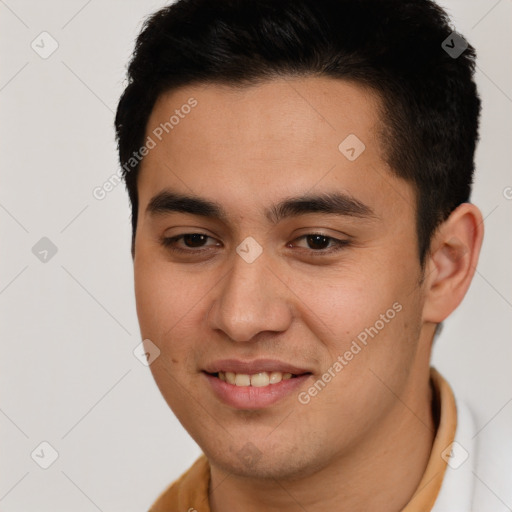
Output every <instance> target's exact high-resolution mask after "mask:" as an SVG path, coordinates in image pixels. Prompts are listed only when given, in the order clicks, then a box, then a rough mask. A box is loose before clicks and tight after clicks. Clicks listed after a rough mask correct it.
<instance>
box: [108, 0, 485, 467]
mask: <svg viewBox="0 0 512 512" xmlns="http://www.w3.org/2000/svg"><path fill="white" fill-rule="evenodd" d="M451 32H452V28H451V27H450V26H449V21H448V19H447V17H446V15H445V13H444V12H443V11H442V10H441V9H440V8H439V7H438V6H437V5H436V4H434V3H433V2H430V1H427V0H385V1H383V0H364V1H360V0H358V1H355V0H350V1H348V0H346V1H342V0H337V1H334V0H322V1H319V0H293V1H292V0H290V1H281V2H273V1H269V0H262V1H253V2H244V1H236V0H230V1H227V0H222V1H216V2H212V1H211V0H208V1H207V0H204V1H203V0H194V1H192V0H181V1H179V2H177V3H176V4H174V5H171V6H169V7H166V8H164V9H162V10H161V11H159V12H157V13H156V14H154V15H153V16H151V17H150V18H149V19H148V20H147V21H146V23H145V25H144V27H143V30H142V32H141V34H140V36H139V38H138V40H137V44H136V49H135V52H134V56H133V59H132V61H131V63H130V65H129V70H128V85H127V87H126V89H125V91H124V93H123V95H122V97H121V100H120V102H119V106H118V111H117V115H116V130H117V137H118V143H119V156H120V162H121V165H122V166H123V170H124V177H125V180H126V185H127V188H128V193H129V196H130V200H131V205H132V227H133V236H132V254H133V256H134V268H135V286H136V299H137V311H138V315H139V322H140V325H141V332H142V336H143V338H146V339H150V340H151V341H152V343H153V344H154V345H156V346H157V347H158V349H159V350H160V356H159V357H158V358H157V359H155V361H154V362H153V363H152V365H151V369H152V372H153V375H154V376H155V379H156V382H157V384H158V385H159V387H160V389H161V391H162V394H163V396H164V398H165V399H166V400H167V402H168V403H169V405H170V406H171V408H172V409H173V411H174V412H175V413H176V415H177V417H178V418H179V419H180V421H181V422H182V424H183V425H184V426H185V428H186V429H187V430H188V431H189V432H190V433H191V435H192V436H193V437H194V439H196V441H197V442H198V443H199V445H200V446H201V447H202V448H203V450H204V451H205V452H206V453H207V455H209V456H210V458H211V459H212V460H214V461H216V462H217V463H218V464H219V465H220V466H223V467H225V468H227V469H229V470H233V469H234V468H235V469H236V470H237V471H238V472H240V473H243V472H244V471H247V474H259V475H261V476H262V477H265V476H269V475H271V474H272V475H273V476H276V475H281V476H283V475H289V476H292V475H298V474H302V473H304V472H306V471H309V470H311V471H312V470H313V469H312V468H318V467H321V466H322V464H326V463H327V462H328V460H329V458H330V457H333V456H334V455H343V454H347V453H348V452H350V451H351V450H353V449H354V447H355V446H357V445H358V443H359V444H360V443H363V442H365V439H368V438H369V437H371V435H373V434H375V432H377V431H378V430H379V426H380V427H381V426H382V425H383V424H384V423H386V421H388V420H389V418H392V417H393V415H394V414H395V413H396V414H395V416H396V415H397V414H398V409H397V403H396V397H395V396H393V395H392V394H390V393H389V389H388V388H387V387H386V386H383V384H382V381H384V382H386V383H387V386H388V387H389V388H391V389H393V390H395V392H396V393H398V394H399V395H402V396H411V397H414V393H415V391H414V389H426V386H424V387H423V388H422V387H421V386H418V385H417V384H418V382H423V383H424V384H425V383H426V382H427V381H428V366H429V358H430V348H431V342H432V337H433V334H434V330H435V327H436V325H437V324H438V323H439V322H441V321H442V320H444V318H446V317H447V316H448V315H449V314H450V313H451V312H452V311H453V309H455V307H457V305H458V304H459V303H460V301H461V300H462V298H463V296H464V294H465V293H466V291H467V288H468V287H469V284H470V281H471V278H472V275H473V270H474V266H475V265H476V261H477V258H478V250H479V247H480V244H481V240H482V227H481V217H480V214H479V212H478V210H477V209H476V208H475V207H474V206H473V205H471V204H469V202H468V201H469V197H470V191H471V183H472V176H473V168H474V164H473V158H474V150H475V145H476V142H477V138H478V115H479V110H480V101H479V98H478V95H477V92H476V87H475V83H474V81H473V71H474V58H475V52H474V50H473V48H472V47H471V46H469V47H468V48H467V49H466V50H465V51H464V52H463V53H462V54H461V55H460V56H459V57H458V58H456V59H454V58H452V57H451V56H450V55H449V54H448V53H447V52H446V51H445V50H444V49H443V48H442V46H441V44H442V43H443V41H444V40H445V39H446V38H448V37H449V36H450V34H451ZM184 235H185V236H184ZM350 354H352V355H350ZM344 355H346V357H344ZM340 356H341V359H342V360H343V362H342V361H341V360H340ZM227 359H236V360H238V361H239V362H240V361H245V362H251V361H255V360H260V359H273V360H279V361H281V362H286V363H289V364H291V365H294V366H295V367H297V368H296V369H297V373H300V372H302V373H303V377H301V378H300V382H299V381H297V382H299V384H295V383H294V386H296V388H294V392H293V393H291V394H288V395H287V396H286V397H284V398H282V399H280V400H278V401H277V402H276V403H273V404H270V405H266V406H257V405H256V404H257V400H255V402H254V404H253V405H254V406H251V407H234V406H233V405H232V404H231V405H230V404H227V403H225V402H224V401H223V400H222V399H219V397H218V395H217V393H216V392H215V391H212V389H213V388H212V379H216V378H217V377H215V376H213V377H212V374H217V373H218V371H219V370H222V368H220V367H219V364H220V365H221V366H222V364H223V363H218V362H219V361H225V360H227ZM336 362H338V365H336ZM225 364H227V366H229V364H228V363H225ZM266 364H267V363H264V362H261V366H262V368H261V369H262V370H263V369H268V370H271V369H272V368H270V367H268V368H267V367H266V366H265V365H266ZM268 364H269V365H270V366H272V363H268ZM263 367H265V368H263ZM251 368H252V367H251ZM248 371H249V370H248ZM326 372H327V373H329V375H331V378H329V377H327V378H326V379H323V377H322V376H323V375H325V374H326ZM221 373H222V372H221ZM239 373H243V371H242V369H241V370H240V371H239ZM292 373H293V372H292ZM377 377H378V378H377ZM318 379H321V380H322V379H323V380H322V382H324V386H322V385H318V386H317V387H316V389H317V392H314V391H311V392H309V391H308V389H310V388H311V386H312V385H313V384H314V383H315V382H317V381H318ZM325 380H328V383H326V382H325ZM216 385H217V384H216V383H213V386H216ZM270 386H272V384H271V385H270ZM319 388H321V389H319ZM301 393H302V395H301ZM304 393H305V394H304ZM317 395H318V396H317ZM354 396H357V397H358V400H356V401H355V400H354V399H353V397H354ZM301 397H302V398H301ZM307 397H309V399H308V398H307ZM416 398H418V397H416ZM418 399H419V398H418ZM305 402H307V403H305ZM287 414H288V415H290V418H291V419H290V420H289V421H284V422H282V423H280V422H281V421H282V420H283V418H284V417H285V416H286V415H287ZM340 424H341V425H343V426H344V428H343V435H342V436H340V435H339V431H340ZM277 425H279V428H276V427H277ZM318 432H321V434H318ZM312 433H316V437H315V438H312ZM247 439H251V440H253V446H255V447H257V448H256V450H257V454H258V456H257V457H256V459H257V461H256V462H255V463H254V464H251V467H250V468H248V467H247V464H246V463H244V457H243V456H240V453H241V452H242V453H243V449H244V446H245V443H246V441H247ZM306 441H307V442H306ZM297 447H300V448H297ZM333 447H334V448H333ZM253 455H254V454H253ZM253 459H254V457H253ZM306 468H309V469H306Z"/></svg>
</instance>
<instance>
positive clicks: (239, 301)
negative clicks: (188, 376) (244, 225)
mask: <svg viewBox="0 0 512 512" xmlns="http://www.w3.org/2000/svg"><path fill="white" fill-rule="evenodd" d="M234 260H235V261H234V263H233V266H232V268H231V270H230V271H228V273H227V275H226V276H225V277H224V278H223V279H222V281H221V284H220V286H219V287H218V295H216V296H214V298H213V305H212V307H211V308H210V312H209V315H208V322H209V327H210V328H212V329H220V330H222V331H223V332H224V333H225V334H226V335H227V336H229V338H230V339H231V340H233V341H236V342H251V341H255V340H256V339H257V338H258V336H257V335H258V334H259V333H261V332H264V331H272V332H283V331H286V330H287V329H288V327H289V326H290V323H291V321H292V317H293V314H292V311H291V301H290V295H291V292H290V290H289V289H288V288H287V287H286V285H285V284H284V283H283V282H282V281H281V280H280V279H279V278H278V277H277V276H278V273H277V272H276V271H275V270H273V269H271V268H270V266H269V264H268V261H267V260H266V258H265V257H264V256H263V255H262V256H260V257H259V258H258V259H257V260H256V261H254V262H252V263H247V262H246V261H244V260H243V259H242V258H240V257H239V256H238V255H236V256H235V258H234Z"/></svg>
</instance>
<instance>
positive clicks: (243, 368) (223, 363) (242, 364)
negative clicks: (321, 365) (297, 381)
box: [204, 359, 311, 375]
mask: <svg viewBox="0 0 512 512" xmlns="http://www.w3.org/2000/svg"><path fill="white" fill-rule="evenodd" d="M204 371H205V372H207V373H218V372H233V373H245V374H249V375H253V374H255V373H259V372H281V373H292V374H293V375H302V374H303V373H311V371H310V370H307V369H305V368H301V367H299V366H295V365H293V364H290V363H285V362H284V361H279V360H277V359H254V360H252V361H242V360H240V359H221V360H218V361H214V362H213V363H211V364H209V365H207V366H206V367H205V368H204Z"/></svg>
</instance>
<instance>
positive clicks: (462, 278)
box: [423, 203, 484, 323]
mask: <svg viewBox="0 0 512 512" xmlns="http://www.w3.org/2000/svg"><path fill="white" fill-rule="evenodd" d="M483 222H484V221H483V217H482V214H481V212H480V210H479V209H478V208H477V207H476V206H475V205H473V204H470V203H463V204H461V205H460V206H458V207H457V208H456V209H455V210H454V211H453V212H452V213H451V214H450V216H449V217H448V219H446V221H444V222H443V223H442V224H441V226H439V228H438V229H437V230H436V232H435V234H434V237H433V239H432V242H431V245H430V247H431V249H430V253H429V255H428V257H427V261H426V262H425V283H424V286H425V303H424V307H423V320H424V322H433V323H439V322H442V321H443V320H444V319H445V318H446V317H447V316H449V315H450V314H451V313H452V312H453V310H454V309H455V308H457V306H458V305H459V304H460V303H461V302H462V299H463V298H464V296H465V295H466V292H467V291H468V288H469V285H470V284H471V280H472V279H473V275H474V273H475V270H476V265H477V263H478V256H479V255H480V248H481V246H482V240H483V236H484V224H483Z"/></svg>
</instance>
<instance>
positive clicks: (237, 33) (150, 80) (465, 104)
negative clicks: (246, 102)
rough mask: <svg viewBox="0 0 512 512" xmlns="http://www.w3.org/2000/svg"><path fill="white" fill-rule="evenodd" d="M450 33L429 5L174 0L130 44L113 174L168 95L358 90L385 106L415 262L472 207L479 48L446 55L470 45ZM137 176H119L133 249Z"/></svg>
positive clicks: (400, 0)
mask: <svg viewBox="0 0 512 512" xmlns="http://www.w3.org/2000/svg"><path fill="white" fill-rule="evenodd" d="M452 31H453V29H452V28H451V27H450V25H449V19H448V16H447V14H446V13H445V12H444V11H443V10H442V9H441V8H440V7H439V6H438V5H436V4H435V3H434V2H433V1H430V0H278V1H277V0H179V1H178V2H177V3H175V4H172V5H170V6H167V7H165V8H163V9H161V10H160V11H158V12H156V13H155V14H153V15H152V16H151V17H149V18H148V19H147V20H146V22H145V24H144V26H143V29H142V31H141V33H140V35H139V36H138V39H137V42H136V46H135V51H134V55H133V58H132V60H131V62H130V64H129V67H128V85H127V87H126V89H125V91H124V93H123V95H122V97H121V99H120V101H119V105H118V108H117V114H116V119H115V126H116V134H117V140H118V148H119V158H120V162H121V165H122V166H123V165H124V164H125V163H126V162H127V161H128V160H129V159H130V158H131V157H132V155H133V152H134V151H136V150H137V149H139V148H140V147H141V146H142V145H143V144H144V137H145V130H146V125H147V122H148V118H149V116H150V114H151V111H152V109H153V106H154V104H155V101H156V99H157V98H158V96H159V95H160V94H161V93H163V92H164V91H168V90H172V89H176V88H178V87H180V86H185V85H192V84H200V83H219V84H229V85H232V86H238V87H243V86H245V85H251V84H258V83H261V82H263V81H266V80H271V79H272V78H277V77H289V76H314V75H317V76H318V75H320V76H327V77H332V78H339V79H345V80H350V81H354V82H356V83H359V84H361V85H363V86H367V87H370V88H371V89H372V90H374V91H376V92H377V93H378V94H379V96H380V98H381V100H382V103H383V110H382V112H381V120H382V130H381V140H382V144H383V148H384V154H385V159H386V161H387V162H388V164H389V165H390V166H391V168H392V171H393V173H395V174H396V175H398V176H400V177H402V178H403V179H405V180H407V181H408V182H410V183H411V184H412V185H413V187H414V189H415V191H416V197H417V209H416V211H417V232H418V250H419V258H420V262H421V263H422V264H423V263H424V260H425V256H426V254H427V253H428V251H429V247H430V239H431V237H432V235H433V233H434V232H435V230H436V228H437V227H438V226H439V224H440V223H441V222H442V221H444V220H446V218H447V217H448V216H449V214H450V213H451V212H452V211H453V210H454V209H455V208H456V207H457V206H458V205H459V204H461V203H464V202H467V201H468V200H469V196H470V193H471V185H472V180H473V170H474V163H473V158H474V151H475V145H476V142H477V140H478V118H479V113H480V99H479V97H478V94H477V90H476V85H475V82H474V80H473V74H474V68H475V51H474V49H473V48H472V47H471V46H470V45H468V46H467V48H466V49H465V50H464V51H463V52H462V53H461V54H460V55H459V56H456V54H455V55H454V54H453V52H451V53H449V52H448V51H447V50H449V49H450V48H452V47H455V49H457V47H460V48H463V46H461V42H462V44H467V43H466V42H465V41H464V39H462V38H461V36H458V35H455V36H454V34H452ZM450 37H452V39H450ZM453 37H455V38H456V39H455V42H454V39H453ZM445 40H447V41H448V42H447V43H444V44H443V42H444V41H445ZM456 43H457V45H458V46H456ZM445 45H446V46H445ZM443 46H444V47H443ZM445 48H446V49H445ZM138 169H139V165H138V164H137V165H134V166H133V168H129V167H127V166H126V165H124V168H123V176H124V179H125V182H126V186H127V189H128V193H129V196H130V201H131V205H132V228H133V238H132V241H134V240H135V229H136V224H137V208H138V198H137V173H138Z"/></svg>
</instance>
